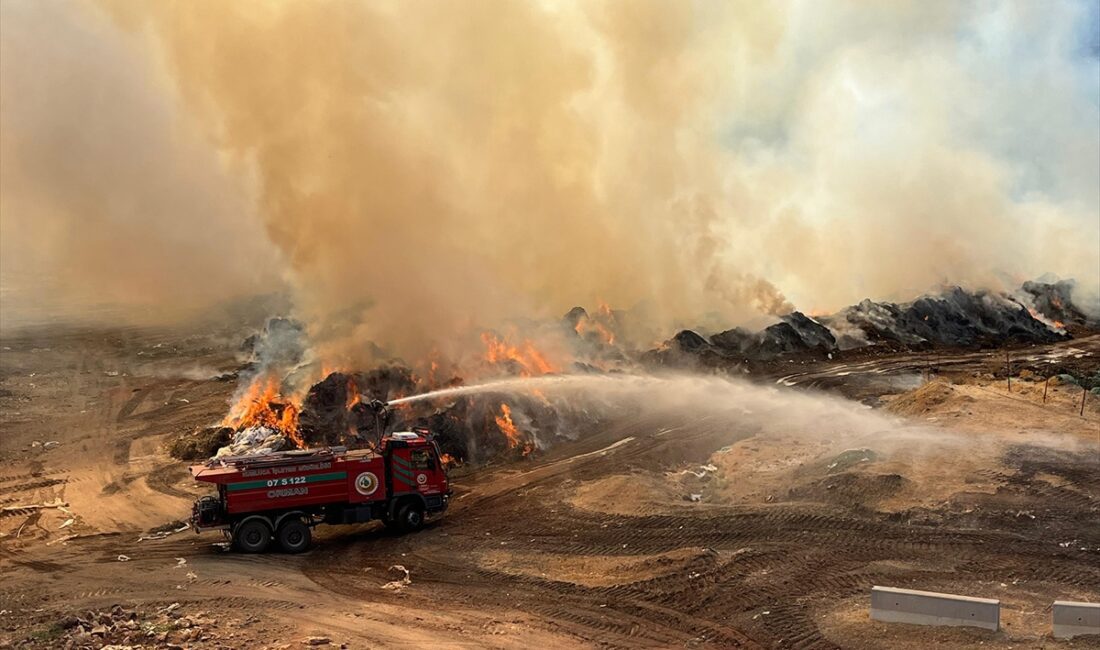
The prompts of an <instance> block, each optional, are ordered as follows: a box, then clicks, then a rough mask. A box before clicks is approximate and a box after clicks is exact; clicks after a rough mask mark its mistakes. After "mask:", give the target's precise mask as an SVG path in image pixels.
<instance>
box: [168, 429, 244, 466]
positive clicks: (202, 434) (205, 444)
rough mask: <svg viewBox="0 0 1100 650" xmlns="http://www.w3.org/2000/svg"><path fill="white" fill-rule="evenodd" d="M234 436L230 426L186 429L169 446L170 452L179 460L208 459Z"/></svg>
mask: <svg viewBox="0 0 1100 650" xmlns="http://www.w3.org/2000/svg"><path fill="white" fill-rule="evenodd" d="M233 438H234V431H233V429H232V428H230V427H223V426H213V427H202V428H200V429H197V430H195V431H186V432H184V433H181V434H180V435H179V436H177V437H176V439H175V440H173V441H172V443H171V444H170V445H169V447H168V453H169V454H171V456H172V457H173V458H177V459H179V460H206V459H207V458H210V457H211V456H213V455H214V454H216V453H218V450H219V449H221V448H222V447H225V446H226V445H228V444H230V442H231V441H232V440H233Z"/></svg>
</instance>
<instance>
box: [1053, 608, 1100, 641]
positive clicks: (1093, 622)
mask: <svg viewBox="0 0 1100 650" xmlns="http://www.w3.org/2000/svg"><path fill="white" fill-rule="evenodd" d="M1051 618H1052V619H1053V622H1054V637H1055V638H1057V639H1068V638H1071V637H1075V636H1083V635H1085V634H1098V635H1100V603H1075V602H1071V601H1068V600H1056V601H1054V609H1053V613H1052V615H1051Z"/></svg>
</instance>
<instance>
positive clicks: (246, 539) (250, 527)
mask: <svg viewBox="0 0 1100 650" xmlns="http://www.w3.org/2000/svg"><path fill="white" fill-rule="evenodd" d="M270 543H271V528H270V527H269V526H268V525H267V522H264V521H261V520H259V519H249V520H248V521H246V522H244V523H243V524H241V525H240V526H238V527H237V530H235V531H233V545H234V546H236V547H237V549H238V550H240V551H244V552H245V553H263V552H264V551H265V550H267V546H268V544H270Z"/></svg>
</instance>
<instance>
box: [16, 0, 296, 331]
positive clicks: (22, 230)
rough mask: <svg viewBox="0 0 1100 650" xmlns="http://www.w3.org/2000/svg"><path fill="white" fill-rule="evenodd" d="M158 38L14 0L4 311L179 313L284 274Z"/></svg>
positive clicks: (54, 5)
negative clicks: (194, 117) (184, 100)
mask: <svg viewBox="0 0 1100 650" xmlns="http://www.w3.org/2000/svg"><path fill="white" fill-rule="evenodd" d="M149 54H150V50H149V48H148V47H147V46H143V43H142V39H140V38H137V37H134V36H131V35H127V34H125V33H124V32H121V31H120V30H119V29H118V28H117V27H115V26H114V25H112V24H111V23H110V22H108V20H107V19H106V17H105V16H102V15H101V12H99V11H96V10H94V8H92V7H89V6H86V5H83V4H80V3H75V2H55V1H51V0H47V1H46V2H36V1H34V2H27V1H21V0H15V1H14V2H3V3H0V299H2V300H3V309H0V314H2V316H0V323H2V324H3V325H4V326H8V325H21V324H27V323H39V322H53V321H57V320H73V319H78V320H79V319H93V320H106V321H111V322H115V323H117V322H119V320H120V319H121V320H126V321H132V320H138V321H146V322H150V321H151V322H166V321H168V322H172V321H175V320H177V319H179V318H181V317H183V316H187V315H194V314H195V313H196V312H198V311H200V310H202V309H204V308H208V307H210V306H211V305H212V304H214V303H216V302H218V301H223V300H230V299H233V298H236V297H239V296H251V295H253V294H255V293H257V292H260V291H264V290H265V287H270V283H271V282H272V281H273V280H275V279H277V278H278V275H277V274H276V273H275V272H274V271H275V269H276V268H277V265H276V264H275V263H274V262H275V259H276V255H275V251H274V250H273V248H272V247H271V246H270V245H269V244H268V243H267V242H266V238H265V237H264V236H263V235H262V234H260V233H258V232H257V230H258V228H260V226H259V223H260V222H259V221H258V220H257V219H256V218H255V210H254V209H253V208H252V207H251V206H250V204H249V203H250V202H249V197H248V191H247V187H246V186H244V185H242V184H238V183H235V182H233V181H232V180H231V179H229V178H227V177H226V176H225V174H224V173H223V172H222V171H221V167H220V164H219V155H218V152H217V151H216V150H215V149H214V148H213V147H211V146H210V145H209V144H207V143H206V139H205V138H204V137H203V134H202V132H201V131H199V130H197V129H194V128H188V125H187V124H186V123H185V122H184V121H182V120H181V119H180V116H181V111H182V107H181V106H180V105H179V104H178V102H177V101H176V97H175V95H174V94H173V93H172V92H170V86H167V85H165V83H164V82H163V80H162V79H161V78H159V77H158V76H157V75H156V74H155V68H154V67H153V66H152V65H150V63H151V61H150V60H149V59H148V57H149ZM267 290H270V289H267Z"/></svg>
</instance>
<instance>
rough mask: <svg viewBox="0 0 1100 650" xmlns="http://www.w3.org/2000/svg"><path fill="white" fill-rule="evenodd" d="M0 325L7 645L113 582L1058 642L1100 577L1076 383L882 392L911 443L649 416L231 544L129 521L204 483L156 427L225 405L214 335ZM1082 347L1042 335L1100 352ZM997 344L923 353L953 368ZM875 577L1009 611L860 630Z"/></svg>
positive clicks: (417, 608)
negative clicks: (1060, 605)
mask: <svg viewBox="0 0 1100 650" xmlns="http://www.w3.org/2000/svg"><path fill="white" fill-rule="evenodd" d="M2 345H3V350H2V351H0V354H2V356H0V360H2V364H0V368H2V373H3V375H2V377H0V380H2V383H0V418H2V419H0V426H2V427H3V432H4V440H3V446H2V449H0V505H2V506H3V507H4V508H5V510H4V511H3V516H2V517H0V534H2V535H3V536H2V537H0V569H2V571H3V574H4V580H3V585H2V586H0V630H2V631H0V639H4V640H6V641H8V642H11V643H13V644H26V645H29V646H36V647H55V646H56V645H59V644H60V643H61V641H63V640H64V639H66V638H68V637H66V634H67V632H66V631H65V630H64V629H62V628H61V627H60V626H59V625H58V623H59V622H60V621H61V620H62V619H63V618H64V617H65V616H66V615H69V614H76V615H80V614H81V613H82V612H85V611H86V610H93V612H95V611H99V610H101V609H103V608H109V607H110V606H111V605H113V604H116V603H117V604H121V605H123V606H125V607H128V608H137V609H140V610H142V611H144V612H147V613H148V615H149V616H150V617H152V616H154V615H156V614H157V612H163V611H165V610H166V609H167V608H169V607H170V606H171V605H173V604H174V603H179V607H178V609H177V610H176V612H177V613H178V612H184V613H188V614H190V615H194V616H198V617H199V618H200V619H201V620H203V621H204V623H203V628H202V631H201V634H185V633H186V630H183V631H181V630H180V629H178V628H177V627H173V626H171V625H169V626H166V627H164V628H163V629H161V628H157V629H156V630H155V633H156V634H157V635H161V636H157V637H156V638H157V639H159V640H157V641H155V642H154V643H156V644H159V645H167V644H170V643H178V644H180V645H185V646H187V647H197V648H207V647H209V648H214V647H263V646H266V647H278V646H280V645H285V644H291V645H298V644H299V643H301V642H302V641H303V640H304V639H306V638H307V637H309V636H323V637H326V638H328V639H331V641H332V642H333V643H335V644H340V643H343V644H346V645H347V646H348V647H353V648H359V647H377V646H390V645H399V644H400V645H409V644H413V645H431V646H433V647H531V646H536V645H543V646H546V647H591V646H605V647H632V648H633V647H668V646H685V645H686V646H696V645H707V646H713V647H749V648H754V647H785V648H787V647H789V648H833V647H881V648H899V647H901V648H905V647H912V648H917V647H929V646H930V645H932V644H934V643H945V644H950V645H952V646H958V647H977V646H979V645H981V646H982V647H989V646H995V647H1000V646H1004V647H1008V646H1013V647H1021V646H1026V647H1044V646H1046V647H1094V645H1095V644H1093V645H1090V644H1089V641H1088V640H1079V641H1077V642H1076V643H1071V642H1056V641H1054V640H1052V639H1050V638H1049V636H1048V634H1049V605H1050V602H1051V601H1053V600H1054V599H1056V598H1060V599H1079V600H1096V599H1097V597H1098V594H1100V471H1098V470H1100V447H1098V446H1097V444H1098V443H1097V442H1096V437H1095V436H1096V434H1097V432H1100V409H1096V408H1095V407H1093V406H1091V405H1090V409H1089V410H1087V412H1086V417H1083V418H1082V417H1079V416H1076V415H1073V414H1071V413H1068V411H1067V409H1065V408H1063V407H1064V406H1065V405H1066V404H1068V403H1069V402H1070V401H1071V399H1070V398H1071V396H1072V395H1076V393H1072V391H1071V388H1070V387H1061V388H1056V390H1055V394H1054V395H1053V396H1052V397H1051V398H1050V399H1049V404H1048V405H1042V404H1040V405H1039V406H1036V398H1035V395H1034V390H1033V389H1034V385H1033V386H1031V389H1032V390H1031V391H1030V392H1028V393H1026V394H1024V393H1020V392H1017V393H1014V394H1012V395H1008V394H1004V395H1002V394H999V393H998V392H997V391H998V388H997V387H996V386H993V385H988V384H983V383H982V381H981V380H980V378H979V379H974V380H969V381H967V382H963V381H961V380H960V381H959V382H958V383H954V382H951V381H941V382H940V383H938V384H936V385H932V384H929V385H926V386H921V385H920V383H921V382H917V385H914V386H912V387H908V386H895V387H894V390H893V393H894V394H895V396H894V397H890V396H885V397H883V402H882V403H883V404H887V403H891V404H900V405H901V407H904V408H901V407H899V408H901V410H899V411H898V412H899V413H904V414H905V416H906V417H907V418H909V421H911V422H915V421H919V422H920V423H921V426H925V427H932V428H933V429H934V430H935V431H940V432H943V434H944V435H943V438H942V439H940V438H938V437H936V436H932V437H929V436H927V435H925V434H924V433H923V432H925V429H921V430H920V431H921V432H922V435H924V437H923V438H922V441H923V442H922V443H921V444H919V445H917V444H915V443H914V442H913V440H912V439H911V438H899V439H898V440H894V439H891V442H890V444H886V443H885V442H884V440H885V439H884V437H883V435H882V432H875V431H871V432H868V433H867V434H866V435H862V437H845V436H836V435H828V436H817V435H815V432H814V431H813V429H814V427H807V426H804V425H803V426H802V427H801V428H799V427H794V426H793V425H792V427H791V428H790V429H789V430H788V429H783V430H781V431H770V430H769V431H763V432H762V431H760V430H759V429H758V428H754V427H752V426H739V425H738V424H737V422H738V420H737V418H736V417H734V416H732V415H731V417H717V416H716V412H714V411H709V412H671V411H661V410H656V411H653V412H645V413H638V414H636V415H634V416H631V417H624V418H621V419H619V420H617V421H615V422H613V423H612V424H611V425H610V426H607V427H604V428H603V429H601V430H600V431H598V432H596V433H593V434H592V435H588V436H585V437H583V438H582V439H580V440H578V441H577V442H575V443H571V444H567V445H562V446H559V447H557V448H554V449H552V450H550V451H548V452H546V453H544V454H543V455H541V456H538V457H536V458H533V459H531V460H529V461H526V462H523V463H517V464H513V465H510V466H497V467H493V468H487V469H482V470H480V471H476V472H471V473H468V474H466V475H464V476H461V475H460V476H458V477H457V478H456V480H455V483H456V491H457V493H456V497H455V500H454V501H453V505H452V508H451V510H450V511H449V512H448V513H447V514H446V516H445V517H444V518H442V519H441V520H440V521H437V522H434V523H433V524H432V525H430V526H429V527H428V528H426V529H425V530H424V531H422V532H420V533H418V534H415V535H410V536H404V537H401V536H395V535H392V534H390V533H387V532H383V531H382V530H381V529H380V528H378V527H376V526H374V525H364V526H359V527H327V528H326V527H322V528H321V529H319V530H318V535H317V545H316V547H315V548H314V550H312V551H310V552H308V553H306V554H304V555H301V556H285V555H279V554H267V555H262V556H245V555H239V554H234V553H228V552H225V551H224V550H223V548H222V547H220V546H218V545H217V544H215V543H216V542H220V541H221V540H220V539H219V538H218V537H217V536H210V535H207V536H201V537H200V536H196V535H194V534H192V533H191V532H189V531H185V532H180V533H176V534H171V535H168V536H166V537H163V538H162V539H152V540H142V541H139V537H141V536H142V535H143V534H147V533H148V531H149V530H150V529H153V528H155V527H158V526H166V528H167V529H168V530H172V529H174V527H173V526H172V525H171V524H172V522H173V521H174V520H178V519H180V518H183V517H185V516H186V514H187V512H188V508H189V504H190V501H191V499H193V498H194V496H195V495H197V494H199V493H201V489H200V488H197V487H196V486H194V485H192V484H191V483H190V481H189V479H188V478H187V476H186V473H185V469H184V467H183V466H182V465H181V464H180V463H177V462H175V461H173V460H171V459H170V458H168V457H167V456H166V455H165V453H164V451H163V443H164V441H165V439H166V438H167V437H168V436H170V435H172V434H174V433H176V432H177V431H179V430H180V429H181V428H190V427H194V426H197V425H200V424H206V423H209V422H211V421H214V420H216V419H218V418H219V417H220V416H221V414H222V413H223V412H224V408H225V404H226V400H227V399H228V397H229V395H230V394H231V393H232V391H233V389H234V387H235V384H234V382H233V381H231V377H228V378H227V377H225V376H224V373H231V372H232V371H233V370H234V367H235V363H236V362H235V360H234V358H233V354H232V349H233V348H232V346H231V342H230V341H228V340H226V339H219V338H218V337H217V336H194V335H189V334H186V333H179V332H161V331H152V330H128V331H115V332H75V331H69V332H52V333H39V334H37V335H35V336H33V337H22V338H8V339H5V340H3V341H2ZM1098 347H1100V344H1098V341H1097V339H1090V340H1088V341H1084V342H1080V341H1078V342H1071V343H1070V344H1066V345H1063V346H1054V347H1051V348H1049V349H1045V348H1044V349H1043V350H1035V351H1032V352H1031V354H1033V355H1038V356H1039V357H1041V359H1039V360H1040V361H1041V360H1042V358H1047V357H1043V356H1042V355H1053V356H1058V355H1064V354H1069V355H1071V356H1072V355H1077V354H1080V355H1082V356H1081V357H1079V360H1082V359H1083V360H1084V362H1089V361H1090V360H1092V362H1097V360H1098V359H1100V353H1098ZM988 357H989V355H984V356H983V355H972V356H967V355H962V356H959V357H950V358H949V357H944V358H939V359H936V362H935V363H936V365H937V366H938V367H939V368H941V369H942V371H941V374H942V375H948V374H949V372H948V371H947V368H948V367H949V366H958V368H959V370H960V375H959V377H962V375H964V374H965V375H966V376H968V377H969V376H971V375H973V374H974V372H975V371H981V370H983V368H979V367H977V366H974V364H977V365H978V366H980V365H981V364H982V363H990V362H989V359H988ZM920 361H921V359H920V358H919V357H917V356H910V357H906V358H896V359H882V360H879V361H876V362H874V363H870V364H866V365H846V366H840V365H837V366H834V367H831V368H825V367H822V368H815V369H813V371H812V373H816V374H812V373H811V374H800V375H796V376H786V375H783V377H784V381H782V382H781V383H780V385H779V386H776V387H774V388H772V389H769V390H773V389H774V390H781V391H795V390H802V389H801V388H799V387H798V384H799V383H805V382H807V381H808V380H809V381H822V380H825V379H826V378H828V379H829V380H830V381H842V380H843V379H842V378H844V377H849V376H852V375H856V374H860V373H866V374H877V375H883V374H892V373H894V372H895V371H896V372H897V373H911V372H912V371H913V369H914V367H915V366H917V367H919V362H920ZM956 362H957V363H956ZM839 363H844V362H839ZM968 364H970V365H968ZM986 369H988V368H986ZM879 371H881V372H879ZM917 372H919V370H917ZM843 373H852V374H851V375H846V374H843ZM979 374H980V372H979ZM219 377H221V379H220V380H219ZM942 379H943V377H941V380H942ZM947 379H950V377H947ZM783 384H795V386H793V387H787V386H784V385H783ZM1033 384H1034V383H1033ZM769 385H771V384H770V382H769ZM861 390H862V389H861ZM921 391H923V392H921ZM898 394H900V396H896V395H898ZM901 400H906V401H901ZM740 407H743V405H734V404H731V405H729V408H730V409H731V411H733V412H734V415H735V410H736V408H740ZM1063 411H1066V412H1063ZM780 416H781V414H780V413H779V412H778V411H777V412H776V413H775V418H777V419H778V418H779V417H780ZM899 426H906V425H899ZM899 440H900V442H899ZM35 443H38V444H35ZM47 443H57V444H47ZM960 450H962V451H960ZM61 504H64V505H61ZM43 505H45V506H47V507H41V506H43ZM394 565H402V566H404V567H405V568H406V569H408V570H409V572H410V576H411V581H412V582H411V584H409V585H407V586H404V587H401V588H398V589H384V588H383V585H385V584H386V583H388V582H390V581H392V580H394V579H396V578H398V577H400V576H401V575H402V574H401V573H400V572H399V571H395V570H392V569H391V567H392V566H394ZM874 584H882V585H891V586H902V587H912V588H919V589H930V590H942V591H953V592H960V593H966V594H970V595H975V596H986V597H995V598H1000V599H1001V600H1002V602H1003V603H1004V608H1005V609H1004V614H1003V622H1004V625H1005V628H1004V630H1003V631H1002V632H1000V633H997V634H990V633H986V632H978V631H967V630H947V631H943V630H938V629H930V628H911V627H908V626H885V625H880V624H875V623H872V622H870V621H869V620H867V616H866V608H867V602H868V593H869V590H870V588H871V586H872V585H874ZM175 615H177V614H173V616H175ZM184 636H187V637H189V638H187V639H184ZM95 642H96V638H91V637H90V638H89V643H90V644H91V645H93V646H94V644H95Z"/></svg>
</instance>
